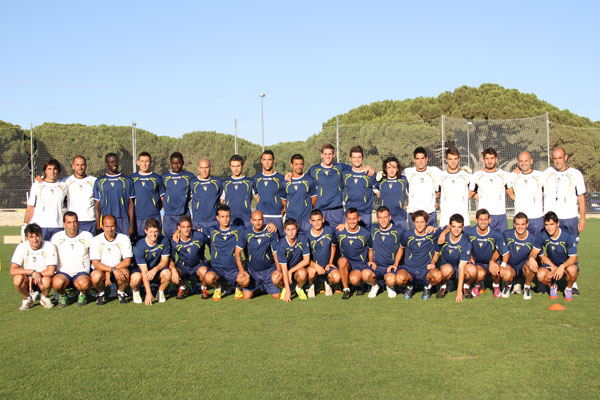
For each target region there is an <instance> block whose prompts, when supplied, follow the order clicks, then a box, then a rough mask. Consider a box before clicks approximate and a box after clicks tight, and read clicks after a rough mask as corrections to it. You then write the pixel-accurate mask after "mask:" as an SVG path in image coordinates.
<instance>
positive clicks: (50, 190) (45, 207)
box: [24, 159, 67, 240]
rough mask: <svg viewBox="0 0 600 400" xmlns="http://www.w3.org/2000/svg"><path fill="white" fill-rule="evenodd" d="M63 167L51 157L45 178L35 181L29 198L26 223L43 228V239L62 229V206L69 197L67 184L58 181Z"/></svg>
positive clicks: (48, 238) (45, 169)
mask: <svg viewBox="0 0 600 400" xmlns="http://www.w3.org/2000/svg"><path fill="white" fill-rule="evenodd" d="M60 171H61V167H60V164H59V163H58V161H56V160H55V159H50V160H48V161H46V163H45V164H44V180H43V181H41V182H37V181H36V182H33V185H31V190H30V191H29V198H28V199H27V209H26V210H25V219H24V222H25V224H30V223H35V224H37V225H39V226H40V227H41V228H42V240H50V238H52V235H54V234H55V233H56V232H58V231H60V230H62V208H63V204H64V203H65V198H66V197H67V185H66V184H65V183H64V182H58V174H60Z"/></svg>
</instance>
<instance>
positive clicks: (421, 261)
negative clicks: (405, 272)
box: [400, 228, 441, 268]
mask: <svg viewBox="0 0 600 400" xmlns="http://www.w3.org/2000/svg"><path fill="white" fill-rule="evenodd" d="M440 233H441V229H438V230H436V231H434V232H431V233H425V234H424V235H418V234H417V232H416V231H415V229H414V228H413V229H409V230H407V231H404V233H403V234H402V239H401V240H400V246H401V247H402V248H404V265H406V266H408V267H413V268H426V267H427V265H429V263H430V262H431V259H432V258H433V254H434V253H435V251H436V249H437V240H438V237H439V236H440Z"/></svg>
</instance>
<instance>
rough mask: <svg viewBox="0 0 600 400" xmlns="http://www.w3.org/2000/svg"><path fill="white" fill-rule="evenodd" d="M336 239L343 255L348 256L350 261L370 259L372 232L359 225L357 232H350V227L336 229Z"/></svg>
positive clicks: (363, 261)
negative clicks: (340, 229)
mask: <svg viewBox="0 0 600 400" xmlns="http://www.w3.org/2000/svg"><path fill="white" fill-rule="evenodd" d="M335 240H336V241H337V244H338V248H339V249H340V254H341V255H342V257H346V258H347V259H348V260H349V261H350V262H362V263H366V262H368V261H369V257H368V256H369V249H370V248H372V241H371V232H370V231H369V230H368V229H367V228H365V227H363V226H360V225H359V229H358V230H357V231H356V232H349V231H348V229H344V230H343V231H337V230H336V231H335Z"/></svg>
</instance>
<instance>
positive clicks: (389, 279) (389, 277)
mask: <svg viewBox="0 0 600 400" xmlns="http://www.w3.org/2000/svg"><path fill="white" fill-rule="evenodd" d="M383 279H384V280H385V284H386V285H388V286H391V287H393V286H394V285H396V275H394V274H385V276H384V277H383Z"/></svg>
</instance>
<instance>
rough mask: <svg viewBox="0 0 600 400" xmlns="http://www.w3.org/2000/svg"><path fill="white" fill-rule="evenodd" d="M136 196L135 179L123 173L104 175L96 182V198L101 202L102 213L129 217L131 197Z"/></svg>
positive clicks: (117, 216)
mask: <svg viewBox="0 0 600 400" xmlns="http://www.w3.org/2000/svg"><path fill="white" fill-rule="evenodd" d="M133 198H135V192H134V189H133V181H132V180H131V178H130V177H128V176H125V175H123V174H117V175H102V176H101V177H100V178H98V179H96V183H95V184H94V200H97V201H99V202H100V212H101V213H102V215H103V216H104V215H109V214H110V215H112V216H113V217H115V218H128V216H129V214H128V210H129V199H133Z"/></svg>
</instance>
